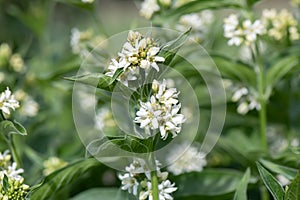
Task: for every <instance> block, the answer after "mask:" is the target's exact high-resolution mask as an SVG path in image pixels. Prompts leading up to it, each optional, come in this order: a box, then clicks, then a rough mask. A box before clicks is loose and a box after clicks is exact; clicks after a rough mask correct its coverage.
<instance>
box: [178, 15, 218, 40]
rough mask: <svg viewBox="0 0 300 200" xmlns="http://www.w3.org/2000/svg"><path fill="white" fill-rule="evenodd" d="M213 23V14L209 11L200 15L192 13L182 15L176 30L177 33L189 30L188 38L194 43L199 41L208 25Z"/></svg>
mask: <svg viewBox="0 0 300 200" xmlns="http://www.w3.org/2000/svg"><path fill="white" fill-rule="evenodd" d="M212 21H213V14H212V12H211V11H209V10H205V11H202V12H201V13H192V14H187V15H182V16H181V17H180V19H179V23H178V24H177V25H176V29H177V30H179V31H182V32H184V31H186V30H188V29H189V28H192V29H191V33H190V37H191V38H192V39H194V40H195V41H200V40H201V39H202V38H203V36H204V34H205V33H206V32H207V30H209V25H210V24H211V23H212Z"/></svg>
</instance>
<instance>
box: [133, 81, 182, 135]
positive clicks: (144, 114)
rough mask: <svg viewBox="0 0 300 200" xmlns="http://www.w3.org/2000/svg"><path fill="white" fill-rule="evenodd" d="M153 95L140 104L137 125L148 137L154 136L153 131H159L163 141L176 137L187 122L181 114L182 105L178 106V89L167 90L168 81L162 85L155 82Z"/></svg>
mask: <svg viewBox="0 0 300 200" xmlns="http://www.w3.org/2000/svg"><path fill="white" fill-rule="evenodd" d="M152 89H153V95H152V96H151V97H150V100H149V101H147V102H140V109H139V110H138V111H137V112H136V117H135V119H134V122H135V123H139V124H140V128H144V129H145V131H146V134H147V135H148V136H152V134H151V130H153V131H157V130H159V132H160V134H161V138H162V139H164V140H165V139H166V138H167V137H168V133H172V137H173V138H174V137H176V136H177V134H178V133H179V132H180V131H181V125H182V124H183V123H184V122H185V120H186V119H185V117H184V115H183V114H179V110H180V108H181V104H180V103H179V104H178V95H179V92H177V90H176V88H167V86H166V80H164V81H163V82H162V83H159V82H158V81H156V80H154V81H153V84H152Z"/></svg>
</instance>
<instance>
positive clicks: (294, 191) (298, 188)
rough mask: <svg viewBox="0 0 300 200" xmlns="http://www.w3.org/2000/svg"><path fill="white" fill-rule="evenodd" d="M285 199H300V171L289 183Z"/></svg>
mask: <svg viewBox="0 0 300 200" xmlns="http://www.w3.org/2000/svg"><path fill="white" fill-rule="evenodd" d="M284 199H285V200H300V172H298V174H297V176H296V177H295V179H294V180H293V181H292V183H291V184H290V185H289V188H288V190H287V192H286V194H285V198H284Z"/></svg>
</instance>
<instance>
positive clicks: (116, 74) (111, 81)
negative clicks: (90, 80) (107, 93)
mask: <svg viewBox="0 0 300 200" xmlns="http://www.w3.org/2000/svg"><path fill="white" fill-rule="evenodd" d="M123 72H124V70H123V69H122V68H119V69H117V70H116V71H115V73H114V75H113V77H112V78H111V80H110V82H109V84H112V83H113V82H115V80H116V79H117V78H118V77H119V76H120V75H121V74H122V73H123Z"/></svg>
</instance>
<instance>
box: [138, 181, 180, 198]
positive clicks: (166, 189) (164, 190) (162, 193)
mask: <svg viewBox="0 0 300 200" xmlns="http://www.w3.org/2000/svg"><path fill="white" fill-rule="evenodd" d="M146 185H147V186H146V190H143V191H141V192H140V195H139V200H145V199H147V198H148V199H149V200H152V199H153V194H152V184H151V182H150V181H148V182H147V184H146ZM176 190H177V187H175V183H171V182H170V181H169V180H165V181H162V182H161V183H160V184H159V185H158V191H159V200H173V197H172V196H171V193H173V192H175V191H176Z"/></svg>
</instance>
